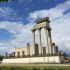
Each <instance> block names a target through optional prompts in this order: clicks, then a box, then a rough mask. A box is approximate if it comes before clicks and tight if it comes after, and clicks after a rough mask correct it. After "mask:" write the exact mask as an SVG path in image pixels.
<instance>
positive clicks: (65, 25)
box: [0, 0, 70, 53]
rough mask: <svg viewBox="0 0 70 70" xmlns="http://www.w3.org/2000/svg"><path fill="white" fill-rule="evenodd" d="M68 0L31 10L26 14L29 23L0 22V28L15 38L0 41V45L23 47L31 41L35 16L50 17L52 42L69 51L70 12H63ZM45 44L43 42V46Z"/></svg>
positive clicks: (69, 1) (68, 7)
mask: <svg viewBox="0 0 70 70" xmlns="http://www.w3.org/2000/svg"><path fill="white" fill-rule="evenodd" d="M69 3H70V0H68V1H66V2H64V3H63V4H60V5H57V6H56V7H54V8H51V9H49V10H38V11H34V12H31V13H30V14H29V16H28V20H29V21H30V22H29V24H27V25H23V24H22V22H8V21H2V22H0V28H4V29H6V30H8V31H9V32H11V33H13V35H14V36H15V39H13V40H10V41H7V42H4V43H0V47H1V48H2V47H10V48H11V47H24V46H25V45H26V43H28V42H30V43H31V42H32V33H31V28H32V26H33V25H34V24H35V23H34V21H35V20H36V19H37V18H43V17H46V16H49V17H50V20H51V23H50V25H51V27H52V39H53V42H56V44H57V45H58V46H59V48H60V49H61V50H64V51H66V52H68V53H69V49H70V47H69V46H70V44H69V43H70V37H69V36H70V24H69V22H70V13H69V12H68V13H67V14H64V12H66V11H67V10H69V9H70V6H69ZM44 32H45V31H44V29H43V30H42V36H43V37H44V36H45V33H44ZM43 37H42V42H43V43H45V42H46V41H45V38H43ZM36 42H38V32H36ZM45 45H46V44H44V46H45ZM1 48H0V50H1Z"/></svg>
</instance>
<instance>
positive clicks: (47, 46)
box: [44, 27, 49, 55]
mask: <svg viewBox="0 0 70 70" xmlns="http://www.w3.org/2000/svg"><path fill="white" fill-rule="evenodd" d="M44 29H45V30H46V55H48V54H49V44H48V30H47V28H46V27H45V28H44Z"/></svg>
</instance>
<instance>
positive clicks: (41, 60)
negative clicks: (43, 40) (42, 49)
mask: <svg viewBox="0 0 70 70" xmlns="http://www.w3.org/2000/svg"><path fill="white" fill-rule="evenodd" d="M62 62H64V57H63V56H46V57H26V58H11V59H3V61H2V63H62Z"/></svg>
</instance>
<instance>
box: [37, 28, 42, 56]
mask: <svg viewBox="0 0 70 70" xmlns="http://www.w3.org/2000/svg"><path fill="white" fill-rule="evenodd" d="M38 32H39V55H42V42H41V28H39V29H38Z"/></svg>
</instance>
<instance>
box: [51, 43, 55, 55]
mask: <svg viewBox="0 0 70 70" xmlns="http://www.w3.org/2000/svg"><path fill="white" fill-rule="evenodd" d="M52 53H53V54H56V48H55V43H52Z"/></svg>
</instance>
